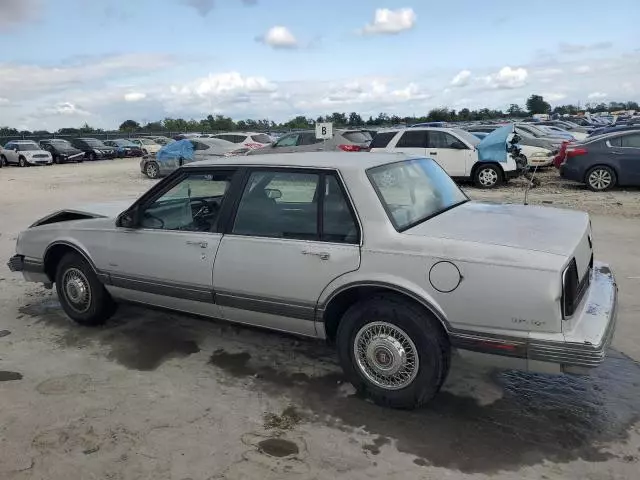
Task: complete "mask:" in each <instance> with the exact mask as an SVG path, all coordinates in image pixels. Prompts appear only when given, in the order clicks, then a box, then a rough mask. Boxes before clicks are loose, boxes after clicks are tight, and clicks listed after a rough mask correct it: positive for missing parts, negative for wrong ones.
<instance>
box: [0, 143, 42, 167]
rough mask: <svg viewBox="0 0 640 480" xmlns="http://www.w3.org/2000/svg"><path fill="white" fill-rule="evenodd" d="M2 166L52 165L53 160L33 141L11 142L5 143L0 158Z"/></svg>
mask: <svg viewBox="0 0 640 480" xmlns="http://www.w3.org/2000/svg"><path fill="white" fill-rule="evenodd" d="M0 162H2V163H3V164H4V165H11V164H13V165H18V166H19V167H28V166H30V165H53V158H52V157H51V154H50V153H49V152H47V151H46V150H43V149H42V148H41V147H40V145H38V144H37V143H36V142H34V141H33V140H13V141H11V142H7V144H6V145H5V146H4V150H3V151H2V154H1V156H0Z"/></svg>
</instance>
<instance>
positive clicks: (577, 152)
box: [567, 148, 589, 158]
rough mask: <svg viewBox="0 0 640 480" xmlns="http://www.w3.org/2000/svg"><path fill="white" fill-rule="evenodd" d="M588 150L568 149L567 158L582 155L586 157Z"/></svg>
mask: <svg viewBox="0 0 640 480" xmlns="http://www.w3.org/2000/svg"><path fill="white" fill-rule="evenodd" d="M587 153H589V152H587V149H586V148H567V158H572V157H579V156H580V155H586V154H587Z"/></svg>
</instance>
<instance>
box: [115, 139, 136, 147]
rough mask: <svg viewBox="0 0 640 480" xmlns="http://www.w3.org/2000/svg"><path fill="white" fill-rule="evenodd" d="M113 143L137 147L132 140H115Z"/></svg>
mask: <svg viewBox="0 0 640 480" xmlns="http://www.w3.org/2000/svg"><path fill="white" fill-rule="evenodd" d="M113 143H115V144H116V145H118V146H119V147H137V145H136V144H135V143H133V142H132V141H130V140H114V141H113Z"/></svg>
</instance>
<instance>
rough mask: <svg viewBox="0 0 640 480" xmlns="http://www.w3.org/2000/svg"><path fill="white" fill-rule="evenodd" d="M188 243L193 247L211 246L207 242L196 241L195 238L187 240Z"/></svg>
mask: <svg viewBox="0 0 640 480" xmlns="http://www.w3.org/2000/svg"><path fill="white" fill-rule="evenodd" d="M186 243H187V245H190V246H192V247H200V248H207V247H208V246H209V244H208V243H207V242H194V241H193V240H187V242H186Z"/></svg>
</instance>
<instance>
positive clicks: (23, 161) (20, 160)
mask: <svg viewBox="0 0 640 480" xmlns="http://www.w3.org/2000/svg"><path fill="white" fill-rule="evenodd" d="M18 166H19V167H28V166H29V164H28V163H27V159H26V158H24V157H22V156H21V157H20V158H18Z"/></svg>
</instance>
